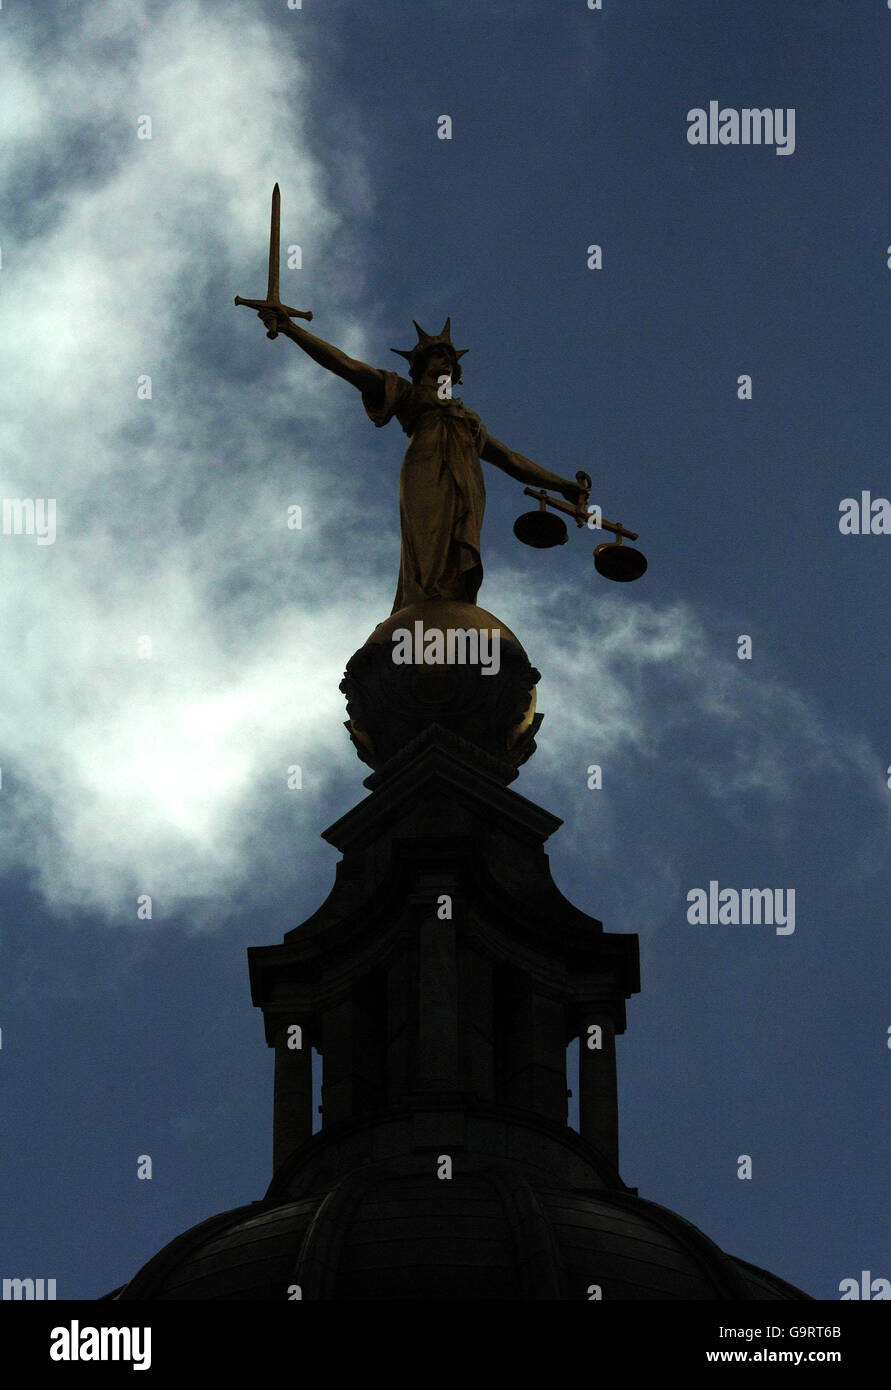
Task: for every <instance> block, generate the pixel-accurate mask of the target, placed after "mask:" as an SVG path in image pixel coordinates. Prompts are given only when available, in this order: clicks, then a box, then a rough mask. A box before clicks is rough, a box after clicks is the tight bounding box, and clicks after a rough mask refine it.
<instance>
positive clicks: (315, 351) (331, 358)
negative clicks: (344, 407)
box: [260, 310, 383, 395]
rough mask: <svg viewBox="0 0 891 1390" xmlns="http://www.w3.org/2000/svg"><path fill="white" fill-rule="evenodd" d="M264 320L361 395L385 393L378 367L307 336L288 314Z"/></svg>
mask: <svg viewBox="0 0 891 1390" xmlns="http://www.w3.org/2000/svg"><path fill="white" fill-rule="evenodd" d="M260 318H261V319H262V320H263V322H264V323H265V324H266V326H267V328H277V329H278V331H279V333H280V334H281V335H282V337H284V338H290V339H291V341H292V342H295V343H297V345H298V346H299V347H302V348H303V351H304V352H305V353H306V354H307V356H308V357H311V358H312V359H313V361H314V362H318V364H319V366H321V367H326V368H327V370H328V371H329V372H333V373H334V375H335V376H340V377H343V379H344V381H348V382H349V383H350V385H351V386H355V388H356V390H357V391H361V392H363V394H370V395H374V394H375V393H376V392H377V391H379V390H380V389H381V383H382V378H383V372H382V371H381V370H380V369H379V368H378V367H370V366H369V365H368V363H367V362H359V361H358V360H357V359H356V358H355V357H347V355H346V353H345V352H341V350H340V348H336V347H334V346H333V344H332V343H326V342H325V340H324V338H317V337H316V336H315V334H314V333H307V331H306V329H305V328H301V327H300V325H299V324H297V323H293V322H292V321H291V319H289V318H287V316H286V315H284V314H276V312H275V311H274V310H268V311H266V310H264V311H261V312H260Z"/></svg>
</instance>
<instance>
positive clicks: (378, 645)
mask: <svg viewBox="0 0 891 1390" xmlns="http://www.w3.org/2000/svg"><path fill="white" fill-rule="evenodd" d="M538 679H539V672H538V671H537V670H536V669H535V667H534V666H532V665H530V662H529V658H528V656H527V655H526V652H525V651H524V650H523V647H522V645H521V643H520V642H519V641H518V639H517V638H516V637H515V636H514V634H513V632H511V630H510V628H508V627H507V626H506V625H505V624H504V623H502V622H501V620H500V618H496V617H495V615H494V614H492V613H488V612H486V610H485V608H479V607H478V606H477V605H476V604H475V603H463V602H460V601H458V600H452V599H425V600H424V601H423V602H420V603H414V604H410V605H409V606H408V607H406V608H400V609H399V610H398V612H396V613H392V614H391V615H390V617H389V618H387V619H386V620H385V621H384V622H382V623H378V625H377V627H376V628H375V629H374V632H372V633H371V635H370V637H369V638H368V639H367V641H366V642H365V643H364V645H363V646H362V647H360V648H359V650H358V651H357V652H355V653H354V654H353V656H352V657H350V660H349V661H348V662H347V667H346V671H345V673H344V678H343V681H342V682H341V685H340V689H341V690H342V691H343V693H344V694H345V695H346V697H347V713H348V715H349V719H348V720H347V721H346V729H347V731H348V732H349V735H350V738H351V740H352V742H353V746H354V747H355V749H356V751H357V753H358V754H359V757H360V758H361V759H362V761H363V762H364V763H367V764H368V766H369V767H371V768H374V769H375V770H377V769H378V768H380V767H381V766H383V765H384V764H386V763H387V762H389V761H390V760H391V759H392V758H394V757H396V756H397V755H399V754H400V753H402V752H403V751H404V750H405V749H406V747H407V746H409V745H410V744H411V743H412V742H413V740H415V739H417V738H418V736H419V735H421V734H423V733H424V732H425V731H427V730H429V729H430V728H431V727H432V726H439V727H441V728H443V729H445V730H449V731H451V732H452V733H453V734H458V735H460V736H461V737H462V738H464V739H467V740H469V741H470V743H471V744H472V745H473V746H474V747H475V748H476V749H477V750H479V751H482V752H483V753H485V754H487V755H488V757H489V758H490V759H493V760H494V761H495V763H496V764H497V765H498V766H499V767H505V768H507V769H509V776H510V777H511V778H513V777H514V776H516V769H517V768H518V767H519V766H520V765H521V764H522V763H524V762H526V760H527V759H528V758H529V757H531V755H532V753H533V752H534V751H535V734H536V733H537V731H538V728H539V725H540V724H541V721H542V716H541V715H540V714H536V711H535V703H536V695H535V685H536V682H537V681H538Z"/></svg>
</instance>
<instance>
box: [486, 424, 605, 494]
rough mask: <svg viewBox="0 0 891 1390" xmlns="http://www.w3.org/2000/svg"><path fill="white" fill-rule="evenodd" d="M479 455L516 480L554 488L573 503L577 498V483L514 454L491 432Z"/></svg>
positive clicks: (530, 485) (578, 491)
mask: <svg viewBox="0 0 891 1390" xmlns="http://www.w3.org/2000/svg"><path fill="white" fill-rule="evenodd" d="M480 457H481V458H483V459H485V461H486V463H494V465H495V467H496V468H500V469H502V471H503V472H505V473H507V474H509V476H510V477H511V478H516V479H517V481H518V482H520V483H526V485H527V486H528V487H550V488H554V489H555V490H556V491H557V492H560V493H562V494H563V496H564V497H565V498H566V500H567V502H572V503H573V505H574V504H575V503H577V502H578V500H579V496H580V494H581V488H580V486H579V484H578V483H571V482H570V481H569V479H568V478H561V477H560V476H559V474H557V473H549V472H548V470H547V469H546V468H541V467H540V466H539V465H538V464H537V463H533V462H532V460H531V459H527V458H524V456H523V455H522V454H515V453H514V451H513V449H508V447H507V445H506V444H502V443H501V442H500V441H499V440H497V439H493V437H492V435H491V434H489V435H487V436H486V442H485V445H484V446H483V452H482V454H481V456H480Z"/></svg>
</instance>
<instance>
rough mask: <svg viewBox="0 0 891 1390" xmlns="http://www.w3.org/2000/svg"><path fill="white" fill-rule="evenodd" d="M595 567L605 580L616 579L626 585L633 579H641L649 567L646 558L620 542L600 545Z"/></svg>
mask: <svg viewBox="0 0 891 1390" xmlns="http://www.w3.org/2000/svg"><path fill="white" fill-rule="evenodd" d="M594 567H595V569H596V570H597V572H598V574H602V575H603V577H604V579H615V580H617V581H618V582H619V583H620V584H625V583H627V582H628V581H629V580H631V579H640V576H641V575H642V574H643V572H644V570H645V569H646V567H647V561H646V556H644V555H641V553H640V551H639V550H633V549H632V547H631V546H630V545H621V544H620V543H619V542H618V541H607V542H606V544H605V545H598V546H597V548H596V550H595V551H594Z"/></svg>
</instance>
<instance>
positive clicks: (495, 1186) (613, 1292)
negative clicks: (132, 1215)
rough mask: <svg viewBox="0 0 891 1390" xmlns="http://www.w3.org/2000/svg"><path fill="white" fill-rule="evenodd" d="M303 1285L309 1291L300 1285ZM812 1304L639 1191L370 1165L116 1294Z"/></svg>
mask: <svg viewBox="0 0 891 1390" xmlns="http://www.w3.org/2000/svg"><path fill="white" fill-rule="evenodd" d="M295 1285H296V1286H299V1288H300V1294H299V1295H297V1293H296V1291H295V1288H294V1286H295ZM595 1285H596V1286H597V1287H598V1288H599V1290H600V1296H601V1297H602V1298H603V1299H604V1300H613V1301H615V1300H626V1301H628V1300H632V1301H634V1300H648V1299H650V1300H652V1299H660V1300H666V1299H668V1300H684V1301H690V1300H716V1299H717V1300H737V1301H738V1300H752V1299H760V1300H764V1299H774V1300H776V1299H781V1300H783V1299H807V1298H808V1295H807V1294H805V1293H802V1292H801V1290H799V1289H796V1288H794V1287H793V1286H792V1285H791V1284H787V1283H786V1282H785V1281H784V1280H782V1279H779V1278H777V1277H776V1275H773V1274H769V1273H767V1272H766V1271H765V1270H762V1269H758V1268H756V1267H755V1266H754V1265H750V1264H748V1263H746V1261H744V1260H739V1259H735V1258H733V1257H732V1256H730V1255H727V1254H725V1253H724V1252H723V1251H722V1250H720V1249H719V1248H718V1247H717V1246H716V1245H715V1244H714V1243H713V1242H712V1241H711V1240H709V1239H708V1237H707V1236H705V1235H703V1233H702V1232H701V1231H700V1230H698V1229H697V1227H695V1226H693V1225H691V1223H690V1222H688V1221H685V1220H684V1219H683V1218H682V1217H680V1216H677V1215H676V1214H675V1213H674V1212H671V1211H669V1210H668V1209H667V1208H665V1207H662V1206H658V1205H657V1204H656V1203H654V1202H648V1201H645V1200H644V1199H643V1198H640V1197H638V1196H637V1195H636V1194H634V1193H631V1192H618V1191H599V1190H597V1191H595V1190H591V1191H585V1190H579V1189H561V1188H558V1187H549V1186H545V1185H543V1184H540V1183H539V1182H537V1181H530V1179H529V1178H528V1177H527V1176H525V1175H524V1174H523V1173H522V1172H519V1171H518V1170H517V1169H516V1168H514V1167H500V1166H493V1167H491V1168H488V1169H485V1170H477V1171H474V1172H469V1173H466V1174H464V1175H461V1176H458V1175H456V1176H454V1177H453V1178H451V1179H448V1180H440V1179H438V1178H437V1177H436V1176H434V1175H433V1174H423V1175H421V1174H417V1173H412V1174H399V1173H394V1172H392V1171H389V1170H387V1169H381V1168H363V1169H359V1170H357V1171H355V1172H353V1173H351V1174H349V1175H348V1176H346V1177H345V1178H343V1179H342V1180H341V1181H340V1182H339V1183H337V1184H336V1185H335V1186H334V1187H333V1188H331V1189H330V1190H328V1191H327V1192H326V1193H323V1194H318V1193H316V1194H314V1195H312V1196H310V1197H306V1198H303V1199H301V1200H297V1201H288V1202H281V1201H278V1200H276V1201H274V1202H269V1201H266V1200H264V1201H261V1202H254V1203H252V1204H250V1205H249V1206H246V1207H236V1208H235V1209H234V1210H232V1211H228V1212H223V1213H222V1214H221V1215H219V1216H214V1217H211V1218H210V1220H208V1221H203V1222H201V1223H200V1224H199V1225H197V1226H194V1227H192V1229H191V1230H189V1231H186V1232H185V1234H184V1235H181V1236H179V1237H177V1239H175V1240H173V1241H172V1242H171V1243H170V1244H169V1245H167V1246H165V1248H164V1249H163V1250H161V1251H160V1253H159V1254H157V1255H155V1256H154V1258H153V1259H151V1260H149V1262H148V1264H146V1265H145V1266H143V1268H142V1269H141V1270H140V1271H139V1272H138V1273H137V1274H136V1275H135V1276H134V1278H133V1279H131V1280H130V1282H129V1283H128V1284H125V1285H124V1286H123V1287H122V1288H120V1289H116V1290H115V1291H114V1292H113V1293H111V1294H108V1295H106V1298H107V1299H115V1300H136V1299H151V1300H192V1299H194V1300H202V1299H204V1300H225V1299H233V1300H236V1299H237V1300H267V1301H269V1300H271V1301H275V1300H282V1299H284V1300H287V1299H288V1298H289V1297H290V1298H294V1297H297V1296H299V1297H302V1298H304V1299H338V1300H340V1299H354V1300H355V1299H434V1300H438V1299H449V1298H455V1299H518V1298H519V1299H524V1298H532V1299H585V1300H589V1299H591V1298H592V1297H596V1296H597V1295H596V1293H595V1292H594V1289H593V1288H592V1286H595Z"/></svg>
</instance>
